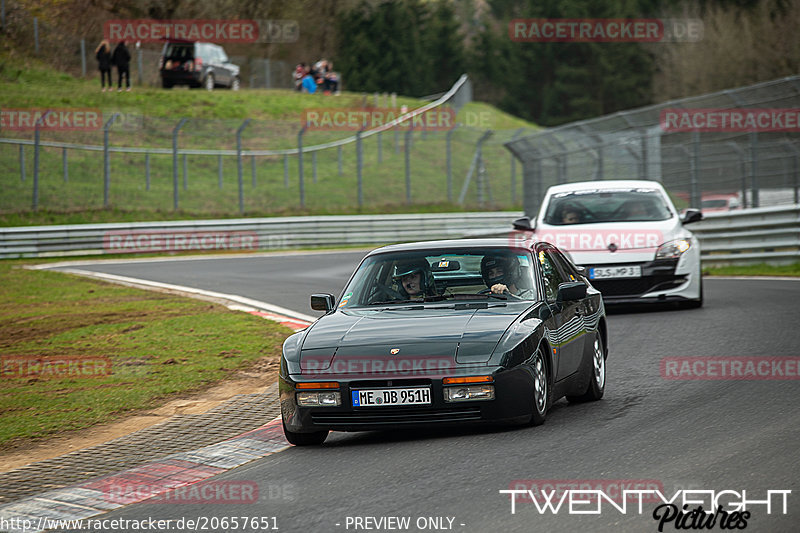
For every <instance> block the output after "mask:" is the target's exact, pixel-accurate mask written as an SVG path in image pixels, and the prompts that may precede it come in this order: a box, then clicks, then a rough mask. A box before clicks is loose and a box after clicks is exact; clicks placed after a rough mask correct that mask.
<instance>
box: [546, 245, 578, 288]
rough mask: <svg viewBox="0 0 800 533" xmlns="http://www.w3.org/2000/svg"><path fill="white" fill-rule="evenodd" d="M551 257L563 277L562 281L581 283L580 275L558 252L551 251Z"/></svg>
mask: <svg viewBox="0 0 800 533" xmlns="http://www.w3.org/2000/svg"><path fill="white" fill-rule="evenodd" d="M552 255H553V260H554V261H555V263H556V267H558V268H559V269H560V271H561V272H562V273H563V275H564V281H582V278H581V275H580V274H579V273H578V271H577V270H575V267H574V266H572V263H570V262H569V260H567V258H566V257H564V255H563V254H562V253H561V251H560V250H553V251H552Z"/></svg>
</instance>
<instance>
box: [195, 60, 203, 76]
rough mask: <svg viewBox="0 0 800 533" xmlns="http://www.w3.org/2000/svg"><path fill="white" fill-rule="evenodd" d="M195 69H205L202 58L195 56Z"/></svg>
mask: <svg viewBox="0 0 800 533" xmlns="http://www.w3.org/2000/svg"><path fill="white" fill-rule="evenodd" d="M194 69H195V70H196V71H198V72H199V71H200V70H202V69H203V60H202V59H201V58H199V57H196V58H194Z"/></svg>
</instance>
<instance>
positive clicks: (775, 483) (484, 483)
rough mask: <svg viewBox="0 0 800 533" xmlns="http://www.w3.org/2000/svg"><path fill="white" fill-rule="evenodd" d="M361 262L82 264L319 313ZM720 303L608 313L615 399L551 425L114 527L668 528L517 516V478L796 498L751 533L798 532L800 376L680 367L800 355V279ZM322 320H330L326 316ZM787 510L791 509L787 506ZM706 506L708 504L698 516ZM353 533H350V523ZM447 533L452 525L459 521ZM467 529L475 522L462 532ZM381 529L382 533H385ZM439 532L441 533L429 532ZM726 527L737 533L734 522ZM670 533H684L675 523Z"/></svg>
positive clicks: (334, 467)
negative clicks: (246, 523)
mask: <svg viewBox="0 0 800 533" xmlns="http://www.w3.org/2000/svg"><path fill="white" fill-rule="evenodd" d="M363 255H364V254H363V253H361V252H356V253H353V252H342V253H338V252H337V253H329V254H324V255H302V256H276V257H269V258H264V257H260V258H224V259H214V260H202V261H169V262H152V263H130V264H113V265H112V264H108V265H101V264H97V265H94V266H83V267H80V268H82V269H84V270H92V271H96V272H106V273H112V274H119V275H124V276H131V277H139V278H143V279H148V280H154V281H160V282H166V283H174V284H179V285H188V286H192V287H197V288H203V289H208V290H214V291H219V292H226V293H232V294H239V295H244V296H248V297H251V298H256V299H259V300H264V301H267V302H270V303H273V304H277V305H280V306H283V307H286V308H289V309H293V310H296V311H299V312H302V313H309V314H312V313H313V312H311V311H310V310H309V308H308V295H309V294H310V293H312V292H331V293H334V294H338V293H339V291H340V290H341V288H342V286H343V285H344V283H345V282H346V281H347V279H348V277H349V275H350V273H351V271H352V269H353V267H354V266H355V264H357V262H358V261H359V260H360V259H361V257H363ZM705 292H706V306H705V307H704V308H702V309H698V310H691V311H673V310H664V309H661V310H649V311H633V312H615V313H612V314H610V315H609V318H608V323H609V337H610V344H611V346H610V349H611V353H610V355H609V359H608V374H607V388H606V396H605V398H604V399H603V400H602V401H601V402H597V403H593V404H584V405H577V406H572V405H568V404H567V403H566V402H565V401H564V400H561V401H560V402H558V403H557V404H556V405H555V406H553V408H552V410H551V412H550V414H549V416H548V420H547V423H546V424H545V425H544V426H541V427H537V428H505V429H503V428H501V429H492V428H484V429H471V430H459V431H447V432H444V431H425V432H420V431H415V432H411V431H408V432H395V433H378V432H368V433H332V434H331V436H329V437H328V440H327V441H326V443H325V445H324V446H323V447H320V448H305V449H301V448H291V449H288V450H286V451H283V452H281V453H278V454H276V455H273V456H270V457H267V458H265V459H263V460H259V461H254V462H252V463H249V464H248V465H245V466H243V467H240V468H238V469H235V470H232V471H230V472H228V473H226V474H224V475H222V476H219V477H218V478H215V480H240V481H255V482H257V483H258V484H259V488H260V494H261V496H260V499H259V502H257V503H255V504H250V505H232V504H228V505H204V506H200V505H164V504H159V505H152V504H151V505H148V504H137V505H131V506H128V507H125V508H123V509H120V510H117V511H114V512H112V513H109V514H107V515H104V516H103V517H102V518H137V519H141V518H146V517H154V518H158V519H168V518H172V519H178V518H181V517H187V518H190V517H191V518H196V517H200V516H205V517H210V516H217V517H223V516H234V515H235V516H240V517H241V516H248V517H257V516H258V517H260V516H270V517H271V516H274V517H277V525H278V527H279V528H280V530H281V531H289V532H295V531H297V532H317V531H320V532H324V531H368V530H373V531H376V530H379V531H389V530H390V529H388V528H375V529H366V528H355V527H354V526H353V525H352V524H351V525H350V527H349V528H348V527H347V517H365V516H373V517H387V516H401V517H403V516H407V517H410V518H411V527H410V528H409V529H408V530H409V531H419V530H422V529H418V528H417V525H416V521H417V519H418V518H420V517H450V518H454V520H453V522H452V530H454V531H470V532H471V531H547V532H562V531H563V532H574V531H587V532H588V531H657V530H658V529H657V527H658V523H657V522H656V521H655V520H654V519H653V518H652V516H651V513H652V511H653V508H654V506H655V504H647V503H646V504H645V505H644V512H643V514H641V515H639V514H638V512H633V511H632V509H635V506H630V507H629V510H628V514H627V515H622V514H620V513H619V512H618V511H616V510H614V509H613V508H611V507H610V506H605V507H604V508H603V513H602V514H601V515H588V516H570V515H569V514H568V513H567V512H566V510H565V509H562V510H561V511H560V512H559V513H558V514H557V515H553V514H550V513H548V514H540V513H539V512H537V511H536V509H535V508H534V506H533V504H531V503H518V504H517V508H516V514H512V513H511V505H510V502H509V497H508V496H506V495H501V494H499V493H498V490H500V489H507V488H509V485H510V484H511V483H512V482H513V481H514V480H526V479H527V480H656V481H658V482H660V483H661V484H662V485H663V489H664V493H665V495H667V496H668V497H670V496H671V495H672V494H673V493H674V492H675V491H676V490H680V489H707V490H715V491H722V490H736V491H740V490H742V489H745V490H746V491H747V492H748V493H749V498H750V499H763V498H764V495H765V491H766V490H770V489H772V490H792V491H793V493H792V494H791V495H790V496H789V499H788V503H789V505H788V514H786V515H784V514H782V510H779V509H778V508H777V507H776V508H773V511H772V514H771V515H767V514H766V511H765V508H764V506H755V507H753V508H752V511H753V515H752V516H751V518H750V519H749V520H748V525H747V529H746V530H747V531H769V532H781V531H787V532H789V531H799V530H800V526H799V525H798V524H800V504H798V497H800V481H798V479H799V478H800V451H798V450H799V448H798V442H800V409H798V405H800V381H797V380H795V381H670V380H665V379H662V378H661V375H660V371H659V362H660V360H661V358H663V357H668V356H734V355H738V356H747V355H755V356H798V355H800V342H799V341H798V338H797V324H798V322H799V321H800V320H799V319H800V310H799V309H800V308H799V307H798V297H800V281H768V280H721V279H706V280H705ZM314 314H316V313H314ZM775 501H777V500H775ZM693 507H694V506H693ZM337 524H339V525H337ZM444 524H445V526H444V528H443V529H439V530H447V527H448V521H447V520H446V519H445V520H444ZM462 524H463V525H462ZM371 525H373V524H371ZM427 530H429V531H430V530H436V529H427ZM713 530H722V529H721V528H719V525H718V524H717V526H716V527H715V528H714V529H713ZM664 531H676V529H675V527H674V525H673V524H668V525H667V526H665V529H664Z"/></svg>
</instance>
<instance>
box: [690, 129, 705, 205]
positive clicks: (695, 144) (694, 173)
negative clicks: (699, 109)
mask: <svg viewBox="0 0 800 533" xmlns="http://www.w3.org/2000/svg"><path fill="white" fill-rule="evenodd" d="M699 167H700V132H699V131H693V132H692V157H691V173H690V175H689V179H690V180H691V181H690V183H691V191H690V193H689V207H695V208H697V209H700V206H701V205H702V201H701V200H700V189H699V174H700V168H699Z"/></svg>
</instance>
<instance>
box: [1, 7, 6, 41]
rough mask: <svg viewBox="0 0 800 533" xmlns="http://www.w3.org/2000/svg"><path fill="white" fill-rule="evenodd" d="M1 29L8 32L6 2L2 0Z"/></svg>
mask: <svg viewBox="0 0 800 533" xmlns="http://www.w3.org/2000/svg"><path fill="white" fill-rule="evenodd" d="M0 29H1V30H3V33H5V31H6V0H0Z"/></svg>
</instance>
